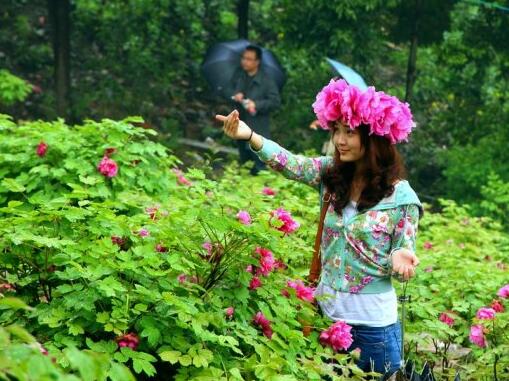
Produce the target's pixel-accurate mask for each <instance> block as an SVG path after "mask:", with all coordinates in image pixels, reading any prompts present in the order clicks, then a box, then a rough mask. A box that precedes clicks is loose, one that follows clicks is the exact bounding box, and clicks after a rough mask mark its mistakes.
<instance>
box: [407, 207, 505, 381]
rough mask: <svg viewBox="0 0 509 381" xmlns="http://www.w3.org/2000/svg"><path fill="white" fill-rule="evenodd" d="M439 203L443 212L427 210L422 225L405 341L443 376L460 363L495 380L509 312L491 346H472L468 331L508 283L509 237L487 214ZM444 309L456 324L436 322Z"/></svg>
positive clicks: (469, 373)
mask: <svg viewBox="0 0 509 381" xmlns="http://www.w3.org/2000/svg"><path fill="white" fill-rule="evenodd" d="M441 205H442V207H443V209H442V212H441V213H440V214H439V213H431V212H427V213H426V214H425V217H424V218H423V220H422V223H421V226H420V236H419V244H418V245H419V247H418V254H419V257H420V258H421V265H420V267H421V271H420V272H419V273H418V275H417V278H416V280H415V281H412V282H411V283H410V284H409V286H408V290H407V291H408V294H409V295H410V296H411V300H412V302H411V303H410V304H409V322H408V325H407V329H408V332H407V336H406V337H407V342H406V345H407V347H408V350H409V351H410V353H411V357H413V358H416V359H419V361H420V362H423V361H426V360H427V361H429V362H430V363H431V364H434V365H436V366H437V368H439V369H441V370H442V371H441V372H440V373H443V374H444V375H446V374H448V372H449V371H450V369H449V367H451V365H452V364H454V363H456V364H458V368H459V369H458V368H457V369H458V370H460V371H461V373H463V374H465V376H466V379H468V380H470V379H472V380H478V379H483V377H489V378H491V377H493V370H492V369H493V368H492V364H493V361H494V355H495V354H496V353H499V352H500V353H504V355H503V356H502V357H503V358H502V360H501V361H500V363H501V364H507V363H508V361H509V357H508V353H509V351H508V348H509V340H508V337H507V335H505V334H504V333H503V332H504V331H503V327H504V326H505V325H506V324H507V315H508V313H507V312H505V313H504V314H497V317H496V319H495V320H496V324H497V325H498V327H497V329H496V330H495V331H494V332H493V331H492V332H491V333H490V334H491V335H492V337H493V339H492V340H491V342H489V344H488V349H487V350H486V349H484V350H482V349H479V348H476V347H475V346H474V345H472V344H470V343H469V340H468V335H469V329H470V326H471V325H472V324H474V320H475V319H474V317H475V314H476V311H477V310H478V309H479V308H480V307H483V306H488V307H489V306H490V305H491V303H492V301H493V300H495V299H497V296H496V293H497V291H498V289H499V288H500V287H502V286H503V285H504V284H506V283H507V270H508V262H507V258H508V254H509V250H508V248H509V236H507V234H506V233H504V232H503V230H502V229H501V226H500V225H499V224H498V223H495V222H493V221H492V220H490V219H489V218H486V217H482V218H478V217H472V213H471V211H470V210H469V209H468V208H464V207H459V206H458V205H456V204H455V203H454V202H451V201H443V200H442V201H441ZM507 307H508V303H505V308H506V311H507ZM442 312H447V313H449V315H450V316H451V317H454V319H455V322H454V325H453V326H452V327H448V326H447V325H446V324H444V323H442V322H440V321H438V317H439V315H440V314H441V313H442ZM490 329H491V330H492V328H490ZM468 347H472V348H473V351H472V352H470V351H469V350H466V348H468ZM499 370H500V373H499V377H500V378H504V377H507V369H506V370H503V366H500V368H499ZM462 379H464V377H463V376H462Z"/></svg>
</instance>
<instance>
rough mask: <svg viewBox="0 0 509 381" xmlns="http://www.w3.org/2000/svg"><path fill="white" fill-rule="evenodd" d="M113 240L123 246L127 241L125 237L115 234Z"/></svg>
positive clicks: (115, 243)
mask: <svg viewBox="0 0 509 381" xmlns="http://www.w3.org/2000/svg"><path fill="white" fill-rule="evenodd" d="M111 242H113V244H114V245H118V246H122V245H123V244H124V243H125V239H124V238H122V237H118V236H116V235H113V236H111Z"/></svg>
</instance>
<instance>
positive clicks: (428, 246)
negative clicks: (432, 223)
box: [423, 241, 433, 250]
mask: <svg viewBox="0 0 509 381" xmlns="http://www.w3.org/2000/svg"><path fill="white" fill-rule="evenodd" d="M423 247H424V248H425V249H426V250H431V249H432V248H433V244H432V243H431V242H428V241H426V242H424V245H423Z"/></svg>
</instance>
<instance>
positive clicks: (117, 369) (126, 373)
mask: <svg viewBox="0 0 509 381" xmlns="http://www.w3.org/2000/svg"><path fill="white" fill-rule="evenodd" d="M108 376H109V377H110V378H111V381H136V378H135V377H134V376H133V374H132V373H131V372H130V370H129V368H127V367H126V366H124V365H122V364H117V363H112V364H111V368H110V370H109V372H108Z"/></svg>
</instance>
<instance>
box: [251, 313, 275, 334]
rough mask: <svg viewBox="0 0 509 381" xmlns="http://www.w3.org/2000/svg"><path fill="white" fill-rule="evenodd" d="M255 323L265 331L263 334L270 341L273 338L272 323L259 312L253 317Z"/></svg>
mask: <svg viewBox="0 0 509 381" xmlns="http://www.w3.org/2000/svg"><path fill="white" fill-rule="evenodd" d="M253 323H254V324H255V325H257V326H258V327H260V328H261V329H262V331H263V334H264V335H265V336H266V337H268V338H269V339H271V338H272V328H271V326H270V321H269V320H268V319H267V318H266V317H265V316H264V315H263V313H261V312H257V313H256V315H255V316H254V317H253Z"/></svg>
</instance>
